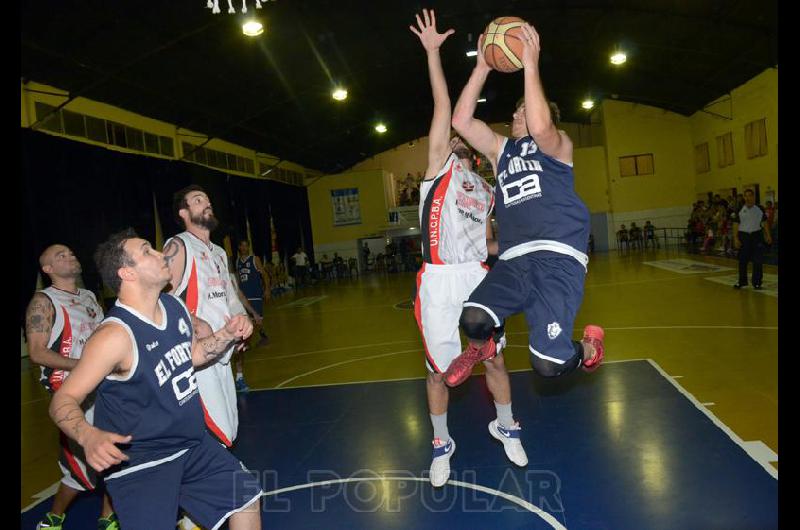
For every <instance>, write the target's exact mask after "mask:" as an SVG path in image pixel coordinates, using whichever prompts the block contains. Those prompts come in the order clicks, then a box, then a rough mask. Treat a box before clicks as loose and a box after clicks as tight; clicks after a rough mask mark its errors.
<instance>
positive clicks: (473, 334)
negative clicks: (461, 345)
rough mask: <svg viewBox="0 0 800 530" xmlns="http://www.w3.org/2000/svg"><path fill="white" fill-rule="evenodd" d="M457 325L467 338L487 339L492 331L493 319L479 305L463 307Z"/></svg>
mask: <svg viewBox="0 0 800 530" xmlns="http://www.w3.org/2000/svg"><path fill="white" fill-rule="evenodd" d="M458 325H459V326H461V329H462V330H464V334H465V335H466V336H467V338H470V339H473V340H488V339H489V338H490V337H491V336H492V332H493V331H494V319H492V317H491V315H489V313H487V312H486V311H484V310H483V309H481V308H479V307H472V306H469V307H465V308H464V309H463V310H462V311H461V318H460V319H459V321H458Z"/></svg>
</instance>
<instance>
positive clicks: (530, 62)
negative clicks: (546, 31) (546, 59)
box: [520, 22, 542, 68]
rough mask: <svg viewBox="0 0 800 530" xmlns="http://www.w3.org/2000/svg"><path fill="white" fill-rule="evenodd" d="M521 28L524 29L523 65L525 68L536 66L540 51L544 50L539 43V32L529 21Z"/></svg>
mask: <svg viewBox="0 0 800 530" xmlns="http://www.w3.org/2000/svg"><path fill="white" fill-rule="evenodd" d="M520 28H521V29H522V57H520V59H521V60H522V66H523V67H525V68H532V67H536V65H537V64H538V63H539V53H540V52H541V50H542V49H541V46H540V45H539V34H538V33H537V32H536V30H535V29H533V26H531V25H530V24H528V23H527V22H526V23H525V24H523V25H522V26H520Z"/></svg>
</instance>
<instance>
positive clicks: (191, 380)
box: [94, 294, 206, 474]
mask: <svg viewBox="0 0 800 530" xmlns="http://www.w3.org/2000/svg"><path fill="white" fill-rule="evenodd" d="M158 305H159V307H160V308H161V311H162V314H163V315H164V317H163V320H162V322H161V325H160V326H157V325H156V324H155V323H154V322H152V321H150V320H149V319H147V318H146V317H145V316H143V315H141V314H140V313H138V312H137V311H136V310H134V309H133V308H131V307H127V306H125V305H123V304H121V303H120V302H119V300H118V301H117V302H116V304H115V305H114V307H113V308H111V310H110V311H109V312H108V315H107V316H106V319H105V320H104V321H103V323H104V324H105V323H106V322H113V323H115V324H118V325H121V326H122V327H123V328H125V329H126V330H127V331H128V333H129V335H130V336H131V340H132V341H133V364H132V366H131V370H130V372H129V373H128V374H126V375H125V376H124V377H120V376H117V375H113V374H112V375H109V376H107V377H106V378H105V380H103V382H102V383H100V386H99V387H98V388H97V400H96V402H95V415H94V425H95V426H96V427H97V428H99V429H102V430H104V431H110V432H114V433H117V434H121V435H123V436H125V435H128V434H130V435H131V436H132V439H131V442H130V447H129V448H128V447H122V450H123V452H124V453H125V454H127V455H128V457H129V458H130V460H128V461H127V462H123V463H122V465H121V467H120V469H121V470H122V471H121V472H123V473H124V470H125V469H126V468H130V467H132V466H137V465H140V464H143V463H147V462H153V461H156V460H158V459H160V458H165V457H168V456H171V455H174V454H175V453H178V452H180V451H183V450H186V449H189V448H191V447H193V446H195V445H197V444H198V443H200V440H201V439H202V437H203V433H204V432H205V428H206V427H205V421H204V418H203V409H202V405H201V403H200V395H199V393H198V389H197V381H196V379H195V373H194V367H193V366H192V321H191V317H190V316H189V311H188V310H187V309H186V306H185V305H183V302H181V301H180V300H179V299H178V298H176V297H175V296H173V295H171V294H161V295H160V296H159V301H158ZM116 473H120V471H117V472H116ZM116 473H115V474H116Z"/></svg>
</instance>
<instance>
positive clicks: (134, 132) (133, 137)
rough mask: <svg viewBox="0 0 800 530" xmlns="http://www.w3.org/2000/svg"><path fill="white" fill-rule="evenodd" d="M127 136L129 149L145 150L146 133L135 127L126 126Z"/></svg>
mask: <svg viewBox="0 0 800 530" xmlns="http://www.w3.org/2000/svg"><path fill="white" fill-rule="evenodd" d="M125 138H126V139H127V140H128V149H134V150H136V151H144V133H143V132H142V131H141V130H139V129H134V128H133V127H125Z"/></svg>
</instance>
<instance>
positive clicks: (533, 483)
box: [21, 250, 778, 529]
mask: <svg viewBox="0 0 800 530" xmlns="http://www.w3.org/2000/svg"><path fill="white" fill-rule="evenodd" d="M765 273H767V275H766V276H765V281H764V286H765V290H763V291H753V290H752V289H743V290H741V291H739V290H735V289H733V288H731V285H732V284H733V283H734V282H735V281H736V262H735V261H733V260H729V259H723V258H714V257H706V256H697V255H686V254H682V253H679V252H677V251H671V252H668V251H664V250H658V251H654V250H647V251H635V250H634V251H629V252H611V253H601V254H595V255H593V256H592V257H591V262H590V265H589V274H588V276H587V279H586V291H585V297H584V302H583V306H582V307H581V311H580V313H579V314H578V317H577V320H576V324H575V330H574V334H575V336H576V337H577V336H579V334H580V332H581V330H582V329H583V326H584V325H585V324H587V323H595V324H599V325H602V326H603V327H604V328H605V330H606V340H605V344H606V361H607V364H604V366H603V367H601V369H600V370H599V371H598V372H596V373H594V374H584V373H582V372H580V373H577V372H576V373H574V374H571V375H570V376H567V377H564V378H561V379H559V380H543V379H541V378H539V377H537V376H535V375H533V374H532V373H531V370H530V365H529V362H528V353H527V331H526V326H525V321H524V319H523V318H522V317H521V316H516V317H513V318H512V319H510V320H509V321H508V322H507V325H506V330H507V333H508V338H509V346H508V348H507V349H506V350H505V353H504V355H505V356H506V364H507V366H508V367H509V369H510V370H511V371H512V379H511V384H512V393H513V407H514V413H515V417H516V418H517V419H518V420H519V421H520V424H521V425H522V428H523V434H522V436H523V438H522V439H523V443H524V444H525V447H526V450H527V452H528V456H529V460H530V462H529V464H528V467H527V468H525V469H520V468H516V467H515V466H514V465H513V464H511V463H510V462H508V461H507V460H506V458H505V455H504V453H503V450H502V446H501V445H500V444H499V443H498V442H496V441H495V440H494V439H492V438H491V437H490V436H489V434H488V432H487V428H486V426H487V424H488V422H489V421H490V420H491V419H493V418H494V410H493V407H492V404H491V396H490V395H489V394H488V391H487V390H486V386H485V383H484V379H483V377H482V376H481V375H480V374H481V373H482V369H481V368H478V369H476V372H475V374H476V375H474V376H473V377H472V378H470V379H469V380H468V382H467V383H465V384H464V385H462V387H459V388H458V389H456V390H454V391H452V392H451V405H450V411H449V415H448V420H449V426H450V432H451V435H452V436H453V438H454V439H455V440H456V442H457V451H456V453H455V454H454V456H453V458H452V460H451V466H452V471H453V474H452V480H451V482H450V483H449V485H448V486H446V487H445V488H443V489H442V490H433V489H432V488H431V487H430V485H429V483H427V482H426V481H425V477H426V473H427V469H428V466H429V464H430V460H429V459H430V449H431V448H430V438H431V437H432V434H431V426H430V422H429V419H428V413H427V404H426V398H425V384H424V377H425V367H424V364H425V363H424V357H423V353H422V349H421V341H420V338H419V332H418V330H417V326H416V323H415V321H414V318H413V313H412V311H411V309H410V303H409V302H410V300H411V298H412V296H413V289H414V284H415V282H414V279H415V278H414V274H412V273H402V274H390V275H380V274H371V275H369V276H365V277H362V278H356V279H352V280H338V281H337V280H334V281H330V282H325V283H320V284H317V285H315V286H312V287H308V288H305V289H301V290H300V291H299V292H297V293H295V292H291V291H290V292H289V293H287V294H285V295H283V296H281V297H279V298H276V299H273V300H271V301H270V302H269V303H268V305H267V309H266V311H265V319H264V321H265V328H266V330H267V332H268V333H269V336H270V339H271V343H270V345H268V346H266V347H263V348H258V349H252V350H250V351H248V352H247V353H246V357H245V376H246V379H247V382H248V384H249V385H250V387H251V388H252V389H253V391H251V392H250V393H249V394H247V395H241V396H240V422H241V423H240V428H239V438H238V441H237V444H236V446H235V449H234V452H235V453H236V455H237V456H238V457H239V458H240V459H241V460H242V461H243V462H244V463H245V464H246V465H247V466H248V468H250V469H251V470H254V471H258V472H259V473H260V475H261V477H262V486H263V487H264V489H265V491H268V492H270V493H269V494H268V496H267V497H265V499H264V514H263V520H264V527H265V528H306V527H307V528H319V527H322V526H324V527H327V528H375V527H386V528H434V527H437V528H441V527H442V526H443V525H444V527H447V528H450V527H455V525H459V526H468V527H470V528H498V527H502V528H519V527H525V528H644V527H647V528H695V527H696V528H709V527H715V528H734V527H736V528H777V505H778V500H777V476H778V473H777V468H778V463H777V452H778V445H777V443H778V371H777V370H778V300H777V275H778V271H777V268H776V267H771V266H766V267H765ZM21 377H22V395H21V402H22V413H21V416H22V425H21V428H22V484H21V506H22V509H23V512H22V514H21V520H22V524H23V528H32V527H33V526H34V525H35V521H36V520H37V518H38V517H39V516H40V515H41V514H42V513H43V512H44V511H46V510H47V508H48V507H49V505H50V499H49V497H50V496H51V495H52V493H53V492H54V491H55V484H56V483H57V481H58V479H59V477H60V472H59V471H58V467H57V465H56V460H57V446H58V433H57V429H56V428H55V426H54V425H53V424H52V422H51V421H50V419H49V417H48V415H47V406H48V400H49V398H48V396H47V394H46V393H45V392H44V390H43V389H42V388H41V386H40V385H39V384H38V382H37V379H38V368H31V367H29V366H27V363H26V362H23V370H22V374H21ZM98 509H99V504H98V499H97V498H96V497H94V496H86V497H84V498H81V499H79V500H78V501H77V502H76V503H75V505H74V506H73V508H72V509H71V510H70V512H69V516H68V519H67V523H66V525H65V528H76V529H77V528H86V527H90V525H92V524H93V523H92V521H94V520H95V519H96V517H97V511H98Z"/></svg>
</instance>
